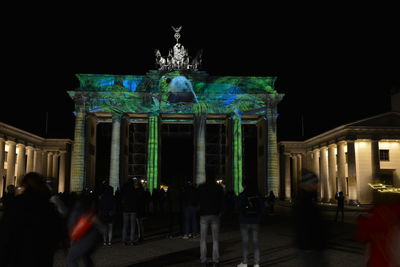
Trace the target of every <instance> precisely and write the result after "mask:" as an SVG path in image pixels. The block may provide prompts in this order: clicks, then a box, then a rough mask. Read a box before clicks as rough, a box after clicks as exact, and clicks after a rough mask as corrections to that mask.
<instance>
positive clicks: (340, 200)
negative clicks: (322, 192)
mask: <svg viewBox="0 0 400 267" xmlns="http://www.w3.org/2000/svg"><path fill="white" fill-rule="evenodd" d="M335 199H336V200H337V207H336V216H335V222H337V219H338V213H339V212H341V213H342V222H343V220H344V195H343V192H342V191H340V192H338V193H336V195H335Z"/></svg>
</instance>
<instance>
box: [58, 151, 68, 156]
mask: <svg viewBox="0 0 400 267" xmlns="http://www.w3.org/2000/svg"><path fill="white" fill-rule="evenodd" d="M58 152H59V153H60V155H65V154H67V151H65V150H60V151H58Z"/></svg>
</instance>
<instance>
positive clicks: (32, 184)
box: [0, 172, 62, 267]
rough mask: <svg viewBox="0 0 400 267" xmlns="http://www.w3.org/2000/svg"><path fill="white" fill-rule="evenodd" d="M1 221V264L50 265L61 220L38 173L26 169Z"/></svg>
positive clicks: (58, 237) (60, 228) (60, 231)
mask: <svg viewBox="0 0 400 267" xmlns="http://www.w3.org/2000/svg"><path fill="white" fill-rule="evenodd" d="M19 191H20V192H21V194H20V195H18V196H16V197H15V199H14V201H13V203H12V204H11V206H10V207H9V210H8V212H7V213H5V214H4V217H3V218H2V221H1V223H0V265H1V266H7V267H8V266H38V267H39V266H40V267H47V266H48V267H52V266H53V256H54V252H55V249H56V248H57V244H58V242H59V241H60V240H61V236H62V224H61V220H60V217H59V216H58V213H57V211H56V208H55V207H54V205H53V204H52V203H50V201H49V199H50V192H49V190H48V188H47V186H46V185H45V182H44V179H43V178H42V176H41V175H40V174H38V173H33V172H30V173H27V174H26V175H25V176H24V177H23V179H22V184H21V189H20V190H19Z"/></svg>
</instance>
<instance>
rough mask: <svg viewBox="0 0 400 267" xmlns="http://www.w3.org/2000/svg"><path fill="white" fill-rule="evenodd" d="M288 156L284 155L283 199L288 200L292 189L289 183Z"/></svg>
mask: <svg viewBox="0 0 400 267" xmlns="http://www.w3.org/2000/svg"><path fill="white" fill-rule="evenodd" d="M290 178H291V175H290V154H285V199H286V200H289V199H291V198H292V192H291V191H292V190H291V189H292V188H291V181H290Z"/></svg>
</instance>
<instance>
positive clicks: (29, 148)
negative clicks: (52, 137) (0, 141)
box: [25, 146, 35, 150]
mask: <svg viewBox="0 0 400 267" xmlns="http://www.w3.org/2000/svg"><path fill="white" fill-rule="evenodd" d="M25 149H26V150H34V149H35V148H34V147H33V146H26V147H25Z"/></svg>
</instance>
